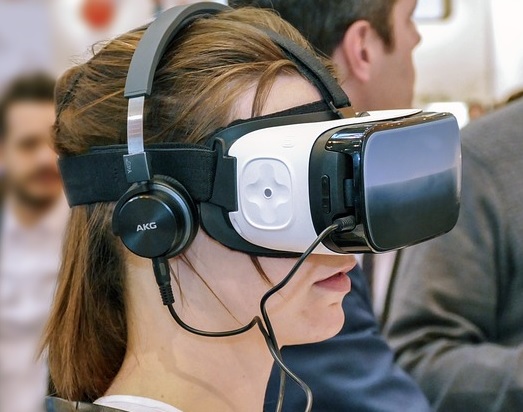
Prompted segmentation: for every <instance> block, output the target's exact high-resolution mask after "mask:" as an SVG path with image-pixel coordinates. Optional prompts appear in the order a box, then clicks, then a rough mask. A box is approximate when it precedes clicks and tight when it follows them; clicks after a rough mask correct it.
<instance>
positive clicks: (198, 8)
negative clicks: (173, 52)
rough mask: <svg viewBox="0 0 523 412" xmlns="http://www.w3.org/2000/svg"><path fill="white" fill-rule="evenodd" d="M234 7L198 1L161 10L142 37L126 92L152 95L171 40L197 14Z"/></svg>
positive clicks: (127, 93) (131, 95)
mask: <svg viewBox="0 0 523 412" xmlns="http://www.w3.org/2000/svg"><path fill="white" fill-rule="evenodd" d="M223 10H231V8H230V7H228V6H225V5H223V4H220V3H211V2H204V3H195V4H191V5H188V6H183V7H173V8H171V9H168V10H166V11H164V12H163V13H161V14H160V15H159V16H158V18H157V19H156V20H154V21H153V22H152V23H151V24H150V25H149V27H148V28H147V30H146V31H145V33H144V34H143V37H142V38H141V40H140V42H139V43H138V46H137V47H136V50H135V52H134V54H133V57H132V59H131V65H130V66H129V72H128V74H127V80H126V81H125V91H124V96H125V97H126V98H128V99H130V98H133V97H140V96H147V97H148V96H149V95H150V94H151V90H152V87H153V79H154V73H155V72H156V68H157V67H158V63H159V62H160V59H161V57H162V56H163V55H164V53H165V50H166V49H167V47H168V46H169V43H170V42H171V40H172V39H174V38H175V37H176V35H177V34H178V33H179V32H180V31H182V30H183V29H184V28H185V27H186V26H187V25H188V24H190V23H191V22H193V21H194V19H195V18H196V17H199V16H201V15H203V14H216V13H218V12H220V11H223Z"/></svg>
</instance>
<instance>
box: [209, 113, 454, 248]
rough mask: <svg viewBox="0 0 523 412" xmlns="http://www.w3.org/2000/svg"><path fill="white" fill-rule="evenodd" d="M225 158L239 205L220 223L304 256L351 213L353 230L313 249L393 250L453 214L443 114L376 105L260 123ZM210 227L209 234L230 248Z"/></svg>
mask: <svg viewBox="0 0 523 412" xmlns="http://www.w3.org/2000/svg"><path fill="white" fill-rule="evenodd" d="M227 155H228V156H230V157H232V158H234V159H235V162H236V176H235V185H236V190H235V193H236V196H237V199H236V205H237V209H236V210H233V211H229V212H228V213H227V219H226V220H228V223H229V224H230V226H232V228H234V230H235V232H236V233H237V234H238V235H239V236H240V237H241V238H242V239H243V240H245V242H247V243H249V244H252V245H255V246H257V247H260V248H263V249H267V250H271V251H283V252H295V253H302V252H303V251H305V250H306V249H307V247H308V246H309V245H310V244H311V243H312V242H313V241H314V239H316V237H317V236H318V234H319V233H320V232H321V230H323V229H324V228H325V227H327V226H328V225H329V224H331V223H332V222H333V221H334V220H335V219H336V218H340V217H345V216H348V215H350V214H353V215H354V216H355V218H356V222H357V225H356V228H355V229H354V230H352V231H350V232H349V233H345V234H343V233H342V234H340V233H335V234H333V235H331V236H330V237H329V238H327V239H326V241H324V243H323V244H321V245H320V246H318V247H317V248H316V249H315V251H314V253H318V254H337V253H356V252H369V251H371V252H384V251H388V250H393V249H398V248H401V247H404V246H408V245H411V244H415V243H419V242H421V241H424V240H427V239H430V238H432V237H435V236H438V235H440V234H443V233H445V232H447V231H449V230H450V229H451V228H452V227H453V226H454V224H455V223H456V220H457V216H458V212H459V195H460V184H461V150H460V138H459V128H458V125H457V122H456V119H455V118H454V117H453V116H452V115H449V114H441V113H439V114H436V113H422V112H421V111H420V110H391V111H376V112H370V113H367V114H366V115H365V116H362V117H353V118H349V119H340V120H331V121H324V122H315V123H298V124H291V125H283V126H275V127H268V128H262V129H258V130H254V131H252V132H249V133H247V134H245V135H243V136H241V137H240V138H238V139H237V140H235V141H234V142H232V144H230V147H229V149H228V151H227ZM329 163H332V164H330V165H329ZM329 169H330V170H329ZM329 172H330V173H329ZM225 184H226V183H225V182H224V185H225ZM229 184H230V183H229ZM222 187H223V185H222ZM203 209H204V213H202V223H203V226H204V228H206V229H207V227H206V226H207V225H206V223H207V222H208V221H209V217H208V216H207V213H209V212H208V208H206V207H204V208H203ZM210 214H211V216H212V215H213V214H212V213H210ZM214 217H216V215H215V214H214ZM212 218H213V217H211V219H212ZM209 226H210V228H209V230H208V232H209V233H210V234H211V236H213V237H214V238H215V239H217V240H219V241H220V242H222V243H224V244H226V245H229V246H231V247H233V248H236V249H237V248H238V247H237V246H236V243H235V242H230V243H229V242H228V241H227V239H228V236H227V235H224V233H223V232H224V231H222V233H218V232H217V231H216V229H214V230H213V227H212V226H213V225H212V224H211V225H209ZM240 249H241V248H240Z"/></svg>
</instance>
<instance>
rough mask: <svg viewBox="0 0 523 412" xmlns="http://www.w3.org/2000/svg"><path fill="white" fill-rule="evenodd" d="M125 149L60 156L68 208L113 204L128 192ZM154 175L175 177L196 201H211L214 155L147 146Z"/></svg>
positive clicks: (195, 149) (170, 145)
mask: <svg viewBox="0 0 523 412" xmlns="http://www.w3.org/2000/svg"><path fill="white" fill-rule="evenodd" d="M126 153H127V146H125V145H117V146H103V147H100V148H93V149H92V150H91V151H90V152H89V153H86V154H83V155H80V156H73V157H60V160H59V165H60V171H61V174H62V179H63V182H64V186H65V188H66V196H67V201H68V203H69V206H77V205H84V204H89V203H97V202H116V201H117V200H118V199H119V198H120V197H121V196H122V195H123V194H124V193H125V192H126V191H127V190H128V189H129V186H130V185H129V183H128V182H127V179H126V176H125V169H124V164H123V160H122V158H123V155H125V154H126ZM147 153H149V155H150V158H151V166H152V169H153V170H154V173H155V174H156V175H164V176H174V177H175V178H176V180H178V181H179V182H180V183H181V184H182V185H184V186H185V187H186V189H187V191H188V192H189V194H190V195H191V197H192V198H193V199H194V200H195V201H197V202H205V201H207V200H209V199H210V198H211V195H212V187H213V183H214V176H215V173H216V160H217V153H216V152H215V151H213V150H210V149H207V148H205V147H202V146H198V145H189V144H180V143H164V144H158V145H152V146H147Z"/></svg>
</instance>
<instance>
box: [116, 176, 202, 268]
mask: <svg viewBox="0 0 523 412" xmlns="http://www.w3.org/2000/svg"><path fill="white" fill-rule="evenodd" d="M113 231H114V233H115V234H116V235H118V236H120V238H121V239H122V242H123V243H124V245H125V246H126V247H127V248H128V249H129V250H130V251H131V252H133V253H135V254H136V255H139V256H142V257H145V258H151V259H152V258H157V257H166V258H170V257H173V256H176V255H178V254H180V253H181V252H182V251H183V250H184V249H185V248H186V247H187V246H189V245H190V244H191V242H192V240H193V239H194V237H195V236H196V232H197V231H198V211H197V208H196V205H195V204H194V202H193V200H192V199H191V196H190V195H189V193H188V192H187V190H186V189H185V188H184V187H183V186H182V185H181V184H180V183H179V182H178V181H177V180H175V179H173V178H171V177H169V176H155V177H154V178H153V179H152V180H151V181H150V182H147V183H143V184H138V185H134V186H133V187H131V188H130V189H129V191H127V192H126V193H125V195H124V196H122V198H121V199H120V200H119V201H118V203H117V204H116V207H115V209H114V213H113Z"/></svg>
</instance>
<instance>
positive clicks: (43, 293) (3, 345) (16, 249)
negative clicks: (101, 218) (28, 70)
mask: <svg viewBox="0 0 523 412" xmlns="http://www.w3.org/2000/svg"><path fill="white" fill-rule="evenodd" d="M53 94H54V81H53V79H51V78H49V77H47V76H45V75H43V74H35V75H29V76H25V77H21V78H19V79H17V80H15V81H14V82H13V83H12V84H11V85H10V87H8V88H7V90H6V92H5V94H4V95H3V96H2V97H1V98H0V163H1V164H2V165H3V168H4V172H3V176H2V180H3V193H2V194H1V199H0V207H1V215H0V217H1V219H0V411H2V412H4V411H6V412H7V411H9V412H34V411H38V410H41V409H42V408H43V399H44V396H45V394H46V390H47V370H46V366H45V363H43V362H41V361H36V351H37V347H38V341H39V338H40V334H41V330H42V328H43V325H44V323H45V321H46V318H47V315H48V312H49V307H50V303H51V299H52V295H53V292H54V286H55V278H56V273H57V271H58V265H59V260H60V248H61V239H62V233H63V230H64V227H65V222H66V219H67V216H68V207H67V203H66V202H65V200H64V197H63V194H62V186H61V180H60V176H59V173H58V169H57V164H56V160H57V157H56V154H55V153H54V151H53V149H52V147H51V126H52V125H53V122H54V119H55V111H54V104H53V103H54V102H53Z"/></svg>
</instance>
